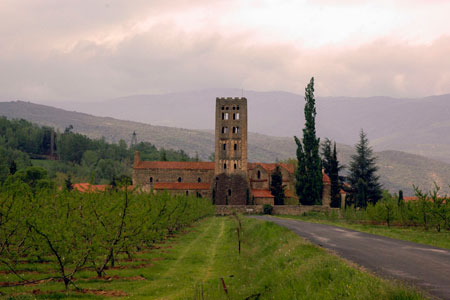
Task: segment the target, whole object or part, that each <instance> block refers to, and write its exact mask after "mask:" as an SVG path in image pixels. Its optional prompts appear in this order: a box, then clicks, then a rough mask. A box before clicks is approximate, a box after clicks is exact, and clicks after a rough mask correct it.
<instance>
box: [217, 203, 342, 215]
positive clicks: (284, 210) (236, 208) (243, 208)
mask: <svg viewBox="0 0 450 300" xmlns="http://www.w3.org/2000/svg"><path fill="white" fill-rule="evenodd" d="M332 210H336V211H339V208H331V207H326V206H321V205H311V206H306V205H305V206H303V205H275V206H273V214H274V215H301V214H303V213H305V212H312V211H315V212H327V211H332ZM233 212H236V213H238V214H262V213H263V205H216V215H221V216H224V215H230V214H232V213H233Z"/></svg>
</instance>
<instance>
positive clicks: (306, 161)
mask: <svg viewBox="0 0 450 300" xmlns="http://www.w3.org/2000/svg"><path fill="white" fill-rule="evenodd" d="M305 101H306V103H305V110H304V113H305V128H303V139H302V141H300V140H299V139H298V138H297V137H294V139H295V142H296V144H297V160H298V168H297V171H296V174H295V177H296V179H297V182H296V192H297V195H298V197H299V201H300V203H301V204H303V205H320V204H322V161H321V159H320V156H319V145H320V139H319V138H317V137H316V124H315V121H316V114H317V112H316V107H315V102H316V100H315V99H314V77H313V78H311V81H310V82H309V84H308V85H307V87H306V88H305Z"/></svg>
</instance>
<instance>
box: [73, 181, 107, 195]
mask: <svg viewBox="0 0 450 300" xmlns="http://www.w3.org/2000/svg"><path fill="white" fill-rule="evenodd" d="M72 187H73V189H74V190H77V191H79V192H83V193H84V192H104V191H105V190H106V189H107V188H109V187H110V186H109V185H105V184H103V185H93V184H90V183H88V182H83V183H74V184H72Z"/></svg>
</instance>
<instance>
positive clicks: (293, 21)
mask: <svg viewBox="0 0 450 300" xmlns="http://www.w3.org/2000/svg"><path fill="white" fill-rule="evenodd" d="M0 20H1V22H0V101H8V100H15V99H22V100H30V101H36V102H40V101H61V102H64V101H92V100H103V99H108V98H114V97H119V96H126V95H132V94H150V93H166V92H177V91H186V90H197V89H208V88H227V87H233V88H244V89H247V90H256V91H268V90H285V91H290V92H297V93H302V91H303V89H304V86H305V84H306V83H307V82H308V80H309V78H310V77H311V76H315V78H316V94H317V95H319V96H375V95H386V96H394V97H420V96H427V95H434V94H443V93H450V1H446V0H398V1H386V0H377V1H372V0H371V1H369V0H335V1H333V0H310V1H301V0H297V1H290V0H279V1H275V0H267V1H264V0H258V1H256V0H254V1H243V0H241V1H237V0H222V1H219V0H163V1H150V0H142V1H140V0H133V1H126V0H123V1H119V0H89V1H79V0H64V1H61V0H48V1H47V0H45V1H44V0H32V1H30V0H1V1H0Z"/></svg>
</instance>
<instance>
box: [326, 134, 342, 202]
mask: <svg viewBox="0 0 450 300" xmlns="http://www.w3.org/2000/svg"><path fill="white" fill-rule="evenodd" d="M331 145H332V142H331V140H330V139H328V138H326V139H325V141H324V142H323V143H322V149H321V155H322V165H323V169H324V172H325V174H327V175H328V176H329V177H330V185H331V186H330V189H331V191H330V198H331V203H330V206H331V207H340V206H341V195H340V193H339V192H340V190H341V180H340V177H339V172H340V171H341V170H342V168H343V166H340V165H339V161H338V159H337V151H336V142H334V147H333V150H332V149H331Z"/></svg>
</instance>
